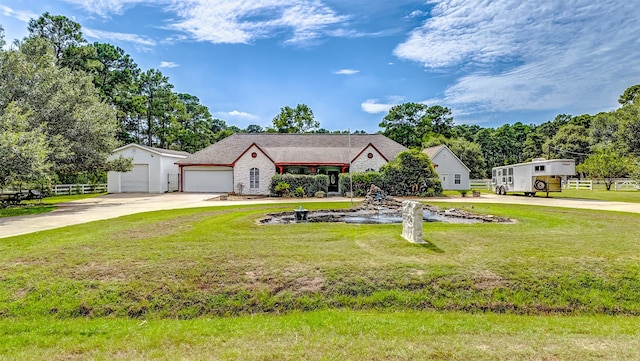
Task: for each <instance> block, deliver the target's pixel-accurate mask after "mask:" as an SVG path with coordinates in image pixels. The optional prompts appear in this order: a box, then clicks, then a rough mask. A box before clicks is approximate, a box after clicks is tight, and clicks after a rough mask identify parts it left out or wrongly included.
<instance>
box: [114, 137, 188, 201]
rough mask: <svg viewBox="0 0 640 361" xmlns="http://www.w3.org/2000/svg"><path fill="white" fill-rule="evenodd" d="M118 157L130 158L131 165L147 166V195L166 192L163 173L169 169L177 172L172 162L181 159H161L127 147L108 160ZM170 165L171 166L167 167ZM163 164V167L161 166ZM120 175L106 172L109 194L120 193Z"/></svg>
mask: <svg viewBox="0 0 640 361" xmlns="http://www.w3.org/2000/svg"><path fill="white" fill-rule="evenodd" d="M120 155H122V156H123V157H125V158H131V159H132V160H133V164H146V165H148V166H149V193H163V192H166V190H167V189H166V188H167V185H166V182H164V181H163V180H166V175H164V177H163V174H165V172H168V171H169V170H170V169H171V171H172V172H174V173H177V172H178V166H177V165H175V164H173V163H174V162H176V161H178V160H180V159H182V158H180V157H176V158H173V157H170V158H169V157H167V158H165V157H163V156H161V155H159V154H154V153H152V152H149V151H147V150H145V149H142V148H138V147H129V148H125V149H121V150H119V151H118V152H116V153H114V154H112V155H111V156H110V157H109V159H116V158H118V157H119V156H120ZM169 163H171V166H169ZM163 164H164V166H163ZM121 175H122V173H120V172H108V173H107V185H108V189H107V191H108V192H109V193H120V192H122V188H121Z"/></svg>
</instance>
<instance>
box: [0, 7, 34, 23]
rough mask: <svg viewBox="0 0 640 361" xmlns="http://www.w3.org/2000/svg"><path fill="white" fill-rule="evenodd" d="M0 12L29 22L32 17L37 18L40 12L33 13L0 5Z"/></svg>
mask: <svg viewBox="0 0 640 361" xmlns="http://www.w3.org/2000/svg"><path fill="white" fill-rule="evenodd" d="M0 13H2V15H4V16H7V17H11V18H14V19H18V20H20V21H24V22H28V21H29V20H31V19H37V18H38V17H39V16H40V14H36V13H32V12H30V11H22V10H14V9H12V8H10V7H8V6H4V5H0Z"/></svg>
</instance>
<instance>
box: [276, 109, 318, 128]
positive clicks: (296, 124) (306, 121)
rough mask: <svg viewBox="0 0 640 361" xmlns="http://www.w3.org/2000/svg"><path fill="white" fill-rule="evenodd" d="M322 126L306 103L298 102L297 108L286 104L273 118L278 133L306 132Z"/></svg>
mask: <svg viewBox="0 0 640 361" xmlns="http://www.w3.org/2000/svg"><path fill="white" fill-rule="evenodd" d="M318 127H320V122H318V121H317V120H315V118H314V116H313V111H312V110H311V108H309V107H308V106H307V105H306V104H298V105H296V107H295V108H291V107H289V106H285V107H284V108H280V113H278V115H276V116H275V118H273V129H274V130H275V131H276V132H278V133H306V132H310V131H313V130H315V129H317V128H318Z"/></svg>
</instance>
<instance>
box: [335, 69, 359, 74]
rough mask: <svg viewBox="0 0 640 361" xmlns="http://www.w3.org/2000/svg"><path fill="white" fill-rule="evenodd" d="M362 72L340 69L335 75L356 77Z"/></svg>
mask: <svg viewBox="0 0 640 361" xmlns="http://www.w3.org/2000/svg"><path fill="white" fill-rule="evenodd" d="M359 72H360V70H355V69H340V70H337V71H334V72H333V73H334V74H336V75H354V74H358V73H359Z"/></svg>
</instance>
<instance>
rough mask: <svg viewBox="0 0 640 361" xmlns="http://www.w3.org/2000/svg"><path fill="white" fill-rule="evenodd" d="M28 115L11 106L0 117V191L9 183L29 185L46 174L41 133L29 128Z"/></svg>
mask: <svg viewBox="0 0 640 361" xmlns="http://www.w3.org/2000/svg"><path fill="white" fill-rule="evenodd" d="M30 116H31V114H29V113H23V112H22V111H21V109H19V108H18V107H17V106H16V105H15V104H14V103H10V104H9V105H8V106H7V107H6V108H5V109H3V111H2V115H0V191H1V190H2V189H3V188H4V187H6V186H7V185H8V184H10V183H13V182H18V183H23V182H33V181H38V180H42V179H43V178H46V177H48V176H49V175H50V173H49V171H50V163H49V162H48V158H49V155H50V154H49V153H50V151H49V147H48V144H47V138H46V136H45V132H44V131H43V129H42V127H38V128H33V127H31V126H30V125H29V120H28V118H29V117H30Z"/></svg>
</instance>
